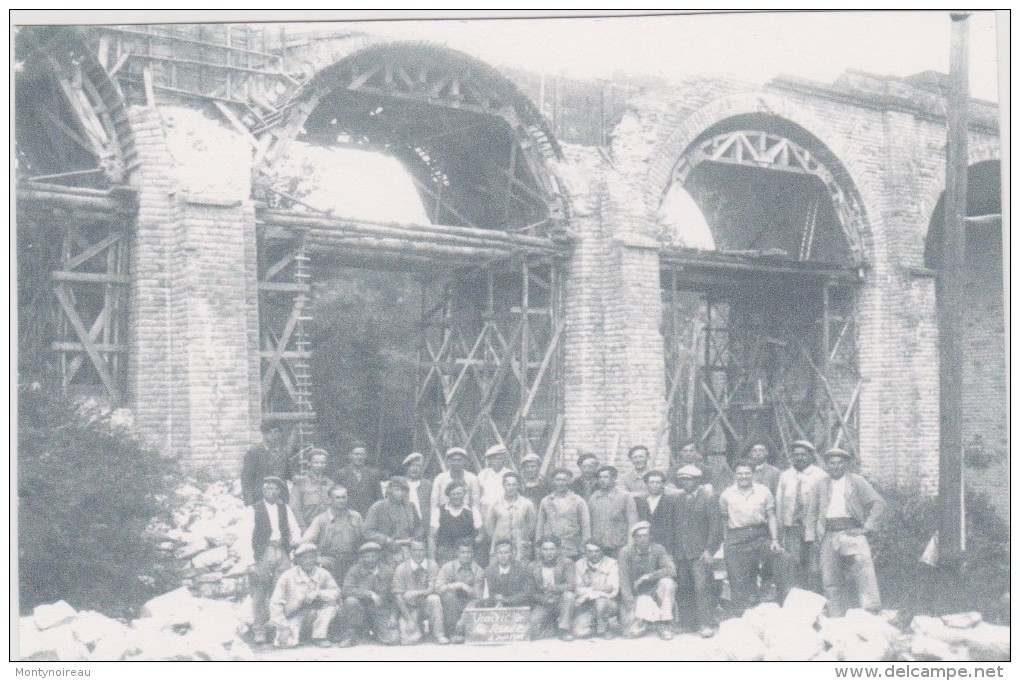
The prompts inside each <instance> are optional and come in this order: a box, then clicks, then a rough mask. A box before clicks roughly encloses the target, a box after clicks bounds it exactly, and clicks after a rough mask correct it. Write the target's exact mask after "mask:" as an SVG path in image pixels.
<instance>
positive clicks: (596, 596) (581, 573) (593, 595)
mask: <svg viewBox="0 0 1020 681" xmlns="http://www.w3.org/2000/svg"><path fill="white" fill-rule="evenodd" d="M575 583H576V590H575V592H576V594H577V596H576V598H575V600H574V610H575V615H574V636H576V637H577V638H588V637H590V636H592V634H594V635H596V636H602V637H603V638H607V639H609V638H612V637H613V632H612V630H611V629H610V627H609V624H610V621H611V619H612V618H614V617H616V616H617V615H618V613H619V611H620V606H619V603H617V596H618V595H619V594H620V566H619V564H618V563H617V562H616V561H615V560H614V559H612V558H609V557H607V556H604V555H602V548H601V547H600V546H599V545H598V544H593V543H591V542H588V543H587V544H585V545H584V558H582V559H581V560H579V561H577V563H576V566H575Z"/></svg>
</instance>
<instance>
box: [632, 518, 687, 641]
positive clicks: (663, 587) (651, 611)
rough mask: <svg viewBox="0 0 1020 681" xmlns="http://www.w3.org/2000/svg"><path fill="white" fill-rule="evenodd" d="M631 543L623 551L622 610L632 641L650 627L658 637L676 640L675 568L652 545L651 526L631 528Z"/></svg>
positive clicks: (641, 524) (663, 552) (666, 555)
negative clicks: (674, 634)
mask: <svg viewBox="0 0 1020 681" xmlns="http://www.w3.org/2000/svg"><path fill="white" fill-rule="evenodd" d="M630 535H631V538H632V542H631V543H630V544H628V545H627V546H625V547H624V549H623V550H622V551H620V559H619V561H618V562H619V566H620V610H621V612H622V617H623V626H624V629H625V630H626V631H627V636H628V637H629V638H637V637H638V636H641V635H642V634H644V633H645V630H646V629H647V627H648V625H649V624H651V625H652V626H654V627H656V628H657V629H658V634H659V638H661V639H662V640H664V641H668V640H670V639H672V638H673V632H672V631H671V630H670V623H671V622H672V621H673V606H674V597H675V595H676V581H674V580H675V579H676V565H674V564H673V559H672V558H671V557H670V556H669V553H667V552H666V549H665V548H664V547H663V546H662V545H661V544H655V543H653V542H652V537H651V526H650V525H649V524H648V523H647V522H645V521H641V522H638V523H635V524H634V527H632V528H631V529H630Z"/></svg>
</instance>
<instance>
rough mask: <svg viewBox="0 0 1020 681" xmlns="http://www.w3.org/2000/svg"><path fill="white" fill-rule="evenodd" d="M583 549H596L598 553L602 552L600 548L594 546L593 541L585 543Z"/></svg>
mask: <svg viewBox="0 0 1020 681" xmlns="http://www.w3.org/2000/svg"><path fill="white" fill-rule="evenodd" d="M584 548H586V549H598V550H599V551H601V550H602V547H601V546H599V545H598V544H596V543H595V542H593V541H588V542H585V543H584Z"/></svg>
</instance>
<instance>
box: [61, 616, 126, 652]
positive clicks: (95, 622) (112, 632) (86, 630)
mask: <svg viewBox="0 0 1020 681" xmlns="http://www.w3.org/2000/svg"><path fill="white" fill-rule="evenodd" d="M68 626H70V627H71V631H72V633H74V637H75V638H76V639H78V640H79V641H81V642H82V643H84V644H85V645H86V646H90V647H91V646H93V645H95V644H96V643H97V642H98V641H101V640H103V639H108V638H110V639H117V638H123V637H124V636H126V634H127V625H125V624H123V623H121V622H118V621H117V620H115V619H113V618H111V617H107V616H106V615H104V614H102V613H98V612H95V611H92V610H83V611H82V612H80V613H78V616H77V617H75V618H74V619H73V620H72V621H71V623H70V624H69V625H68Z"/></svg>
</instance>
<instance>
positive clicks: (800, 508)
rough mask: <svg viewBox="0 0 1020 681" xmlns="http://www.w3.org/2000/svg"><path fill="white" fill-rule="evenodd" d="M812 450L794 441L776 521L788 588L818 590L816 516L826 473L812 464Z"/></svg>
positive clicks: (781, 479)
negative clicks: (786, 570)
mask: <svg viewBox="0 0 1020 681" xmlns="http://www.w3.org/2000/svg"><path fill="white" fill-rule="evenodd" d="M814 460H815V446H814V445H813V444H811V443H810V442H808V441H806V440H797V441H796V442H794V443H793V445H792V447H791V449H790V464H791V465H790V468H788V469H786V470H785V471H783V473H782V474H781V475H780V476H779V487H778V489H777V490H776V518H777V519H778V520H779V543H780V544H782V546H783V551H784V558H785V560H786V562H787V565H788V569H789V570H790V574H789V577H788V581H789V583H790V584H800V585H801V586H803V587H804V588H809V589H814V590H818V589H819V587H820V586H821V583H820V578H819V572H818V542H817V541H816V539H817V536H818V512H819V498H820V496H821V489H822V483H824V482H825V481H826V480H827V479H828V477H829V476H828V475H827V474H826V472H825V471H823V470H822V469H821V468H819V467H818V466H816V465H815V464H814Z"/></svg>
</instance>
